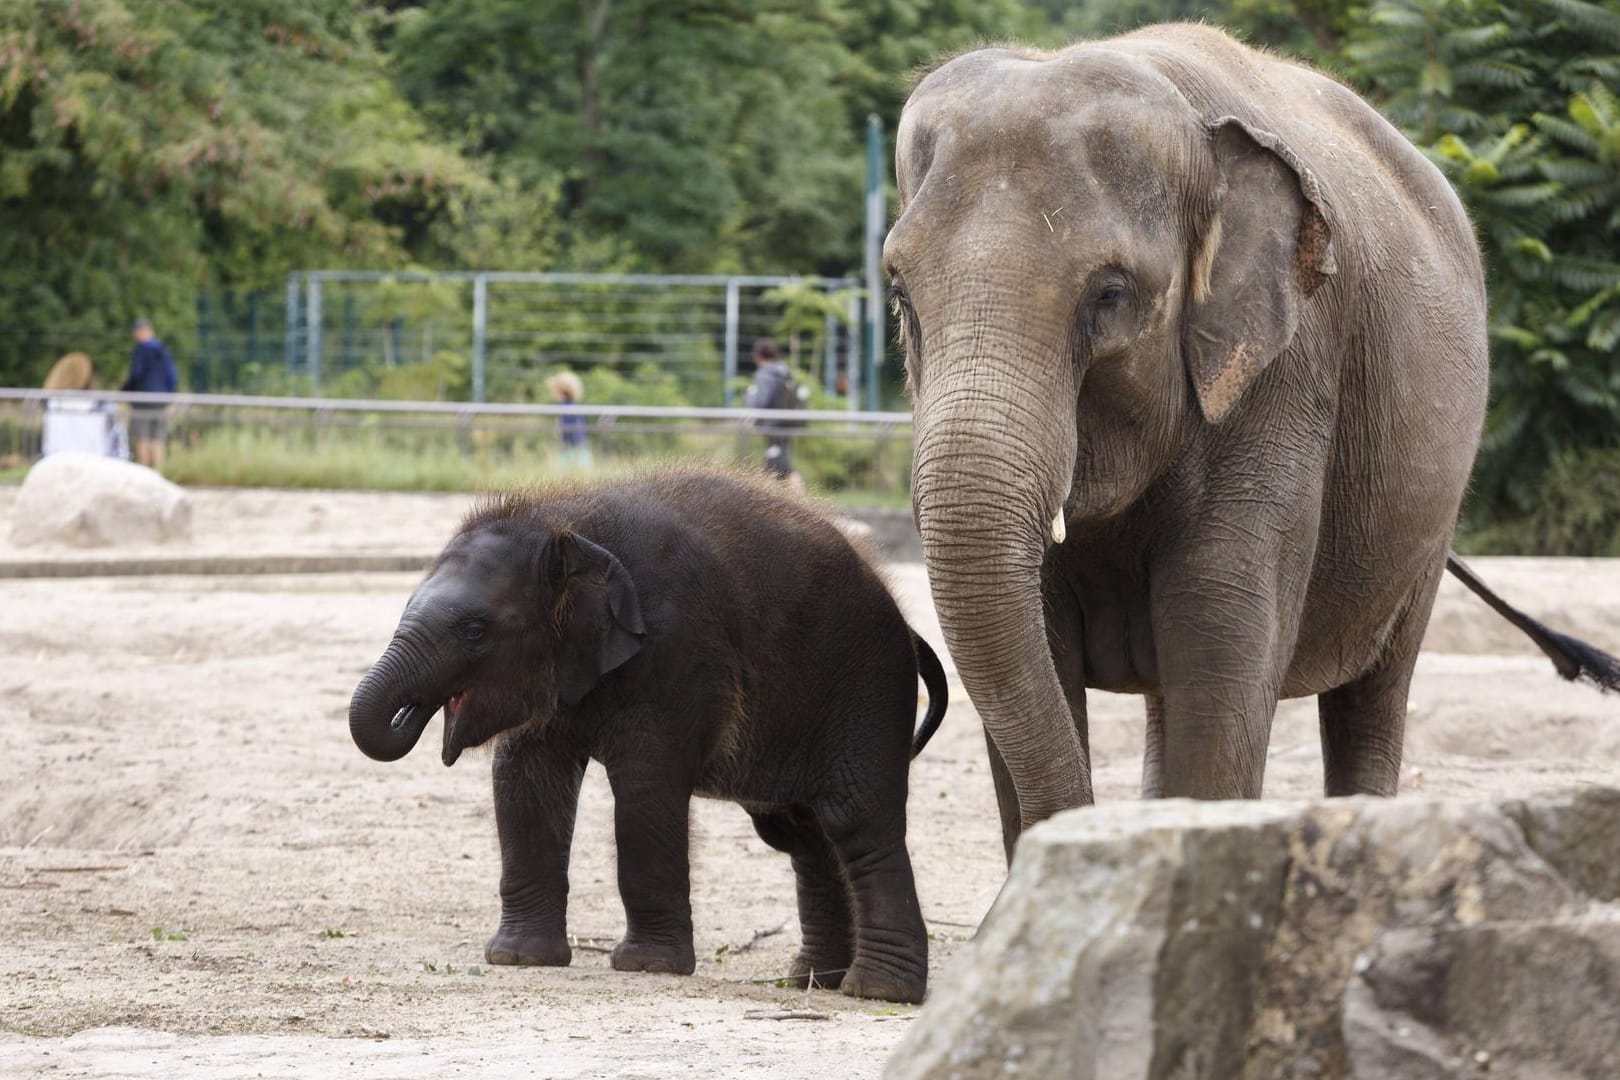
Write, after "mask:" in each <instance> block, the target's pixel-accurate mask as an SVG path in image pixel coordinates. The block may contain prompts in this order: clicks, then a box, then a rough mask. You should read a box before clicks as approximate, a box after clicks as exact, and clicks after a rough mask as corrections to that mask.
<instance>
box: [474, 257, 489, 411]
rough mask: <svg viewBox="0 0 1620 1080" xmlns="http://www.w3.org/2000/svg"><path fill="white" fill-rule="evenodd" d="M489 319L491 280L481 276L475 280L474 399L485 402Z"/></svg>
mask: <svg viewBox="0 0 1620 1080" xmlns="http://www.w3.org/2000/svg"><path fill="white" fill-rule="evenodd" d="M488 318H489V278H488V277H486V276H484V275H483V274H479V275H478V276H477V277H475V278H473V347H472V353H473V354H472V397H473V400H474V401H478V402H481V401H483V400H484V341H485V329H486V327H485V322H486V321H487V320H488Z"/></svg>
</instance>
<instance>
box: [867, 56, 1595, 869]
mask: <svg viewBox="0 0 1620 1080" xmlns="http://www.w3.org/2000/svg"><path fill="white" fill-rule="evenodd" d="M896 172H897V178H898V183H899V188H900V195H901V212H900V215H899V217H898V219H897V221H896V223H895V225H894V228H893V229H892V231H891V232H890V233H889V236H888V239H887V242H886V244H885V249H884V256H885V260H886V262H887V268H888V271H889V274H890V276H891V279H892V281H893V285H894V299H895V302H896V305H897V308H898V310H899V313H900V316H901V322H902V336H903V338H904V340H905V345H906V355H907V371H908V379H909V382H910V388H911V392H912V396H913V401H914V405H915V422H916V431H917V448H916V454H915V458H914V467H913V469H914V475H913V498H914V509H915V513H916V518H917V524H918V528H919V530H920V532H921V534H922V539H923V548H924V552H925V557H926V559H927V563H928V572H929V579H930V581H931V583H932V588H933V593H934V601H935V604H936V605H937V607H938V610H939V615H940V621H941V623H942V625H943V627H944V632H945V637H946V639H947V641H948V642H949V644H950V648H951V651H952V653H953V654H954V656H955V658H956V662H957V666H958V668H959V670H960V672H961V675H962V679H963V682H964V684H965V685H966V688H967V690H968V692H969V694H970V696H971V697H972V699H973V701H974V703H975V704H976V705H977V706H978V708H979V711H980V713H981V715H982V717H983V720H984V724H985V728H986V733H987V735H988V738H989V742H990V758H991V764H992V771H993V773H994V775H995V781H996V791H997V796H998V801H999V802H1000V805H1001V815H1002V826H1003V833H1004V838H1005V840H1006V843H1007V847H1008V851H1009V854H1010V852H1011V848H1012V844H1013V841H1014V840H1015V839H1016V837H1017V835H1018V833H1019V832H1020V830H1021V829H1022V828H1025V827H1028V826H1029V825H1031V824H1033V823H1034V822H1036V821H1038V820H1040V819H1042V818H1045V817H1047V816H1048V815H1050V814H1052V813H1054V812H1056V811H1058V810H1061V809H1064V808H1066V807H1071V806H1076V805H1081V804H1086V803H1090V802H1091V799H1092V792H1091V778H1090V761H1089V753H1088V749H1087V742H1086V708H1085V688H1086V687H1088V686H1089V687H1097V688H1101V689H1105V690H1114V691H1125V692H1132V693H1139V694H1144V695H1147V698H1148V710H1147V712H1148V732H1147V755H1146V765H1145V768H1144V775H1143V790H1144V793H1145V794H1147V795H1150V796H1155V795H1184V796H1194V797H1199V798H1226V797H1257V796H1259V794H1260V789H1261V779H1262V774H1263V771H1264V766H1265V760H1266V744H1267V740H1268V738H1269V734H1270V727H1271V721H1272V715H1273V713H1274V711H1275V709H1276V705H1277V700H1278V698H1279V697H1295V696H1302V695H1306V694H1317V695H1320V699H1319V700H1320V712H1321V730H1322V752H1323V759H1324V762H1325V765H1326V789H1327V793H1328V794H1329V795H1348V794H1352V793H1373V794H1381V795H1389V794H1393V793H1394V791H1395V788H1396V781H1397V778H1398V775H1399V770H1400V760H1401V742H1402V735H1403V726H1404V721H1405V716H1406V692H1407V685H1408V683H1409V681H1410V679H1411V675H1412V668H1413V664H1414V661H1415V659H1416V656H1417V651H1418V645H1419V642H1420V641H1421V639H1422V636H1423V630H1424V627H1425V625H1426V623H1427V622H1428V618H1429V611H1430V607H1431V606H1432V604H1433V601H1434V595H1435V590H1436V587H1437V585H1438V582H1439V579H1440V575H1441V573H1442V572H1443V569H1444V568H1445V566H1446V564H1447V558H1448V550H1449V546H1450V541H1451V536H1452V531H1453V528H1454V526H1455V522H1456V517H1457V511H1458V507H1459V504H1460V502H1461V499H1462V495H1463V490H1464V487H1465V486H1466V484H1467V480H1468V474H1469V470H1470V467H1471V465H1472V463H1473V459H1474V453H1475V450H1476V448H1477V445H1478V441H1479V434H1480V427H1481V423H1482V420H1483V416H1484V411H1485V399H1486V385H1487V357H1486V331H1485V288H1484V281H1483V274H1482V272H1481V268H1480V259H1479V253H1478V249H1477V247H1476V245H1475V242H1474V236H1473V233H1472V230H1471V228H1470V225H1469V222H1468V218H1467V216H1466V215H1465V214H1464V212H1463V209H1462V207H1461V205H1460V204H1459V203H1458V201H1457V198H1456V196H1455V195H1454V194H1453V193H1452V191H1451V189H1450V187H1449V186H1448V185H1447V184H1446V181H1445V180H1444V178H1443V177H1442V176H1441V175H1440V173H1439V172H1438V171H1437V170H1436V169H1435V168H1434V167H1433V166H1432V165H1431V164H1429V162H1428V161H1426V160H1425V159H1424V157H1423V156H1422V155H1421V154H1420V153H1418V151H1417V150H1415V149H1414V148H1413V147H1412V146H1411V145H1410V144H1409V143H1407V142H1406V140H1404V139H1403V138H1402V137H1401V136H1400V134H1399V133H1398V132H1396V131H1395V129H1394V128H1392V127H1391V126H1390V125H1389V124H1388V123H1386V122H1385V121H1384V120H1383V119H1382V118H1381V117H1380V116H1379V115H1378V114H1377V113H1376V112H1375V111H1373V109H1371V108H1370V107H1369V106H1368V105H1367V104H1366V103H1365V102H1363V101H1362V100H1361V99H1360V98H1358V97H1357V96H1356V95H1355V94H1354V93H1352V92H1351V91H1349V90H1347V89H1346V88H1344V87H1343V86H1341V85H1339V84H1338V83H1336V82H1334V81H1333V80H1331V79H1329V78H1327V77H1325V76H1323V75H1321V74H1319V73H1317V72H1315V71H1312V70H1310V69H1308V68H1305V67H1301V66H1299V65H1296V64H1293V63H1289V62H1287V61H1285V60H1281V59H1278V58H1276V57H1273V56H1268V55H1265V54H1262V53H1258V52H1254V51H1252V50H1250V49H1247V48H1245V47H1243V46H1241V45H1239V44H1238V43H1236V42H1234V41H1233V40H1232V39H1230V38H1228V37H1227V36H1226V35H1224V34H1222V33H1220V32H1219V31H1216V30H1213V29H1209V28H1207V27H1201V26H1162V27H1154V28H1150V29H1146V30H1142V31H1139V32H1137V33H1134V34H1130V35H1127V36H1124V37H1120V38H1115V39H1112V40H1108V41H1100V42H1090V43H1083V44H1079V45H1076V46H1074V47H1072V48H1069V49H1066V50H1063V51H1061V52H1056V53H1040V52H1034V51H1029V50H1019V49H1009V48H994V49H986V50H982V51H979V52H973V53H969V54H967V55H964V56H961V57H958V58H956V59H953V60H950V61H949V62H947V63H945V64H944V65H943V66H941V67H939V68H937V69H936V70H934V71H933V72H932V73H930V74H929V75H927V76H926V77H925V78H924V79H923V80H922V81H921V83H920V84H919V85H918V86H917V88H916V89H915V91H914V92H913V93H912V95H911V97H910V99H909V101H908V102H907V103H906V106H905V111H904V113H903V114H902V116H901V120H900V126H899V130H898V136H897V153H896ZM1493 599H1494V598H1493ZM1498 603H1500V601H1498ZM1509 611H1511V609H1509ZM1511 617H1516V618H1517V619H1519V620H1520V621H1521V625H1523V626H1524V627H1525V629H1527V630H1528V631H1529V632H1531V633H1532V635H1533V636H1536V637H1537V639H1538V641H1539V642H1540V643H1541V644H1542V645H1543V647H1544V648H1546V649H1547V650H1548V651H1549V653H1550V654H1551V655H1553V656H1554V659H1555V660H1556V661H1557V662H1558V663H1559V664H1560V669H1561V670H1563V671H1564V672H1565V674H1574V673H1576V671H1577V669H1581V667H1582V665H1585V670H1588V671H1593V670H1595V677H1597V678H1599V679H1604V678H1606V679H1608V680H1609V681H1610V682H1611V683H1615V681H1616V680H1617V679H1620V669H1617V667H1616V665H1615V664H1614V662H1613V661H1612V659H1611V658H1608V657H1606V656H1605V655H1604V654H1601V653H1598V652H1596V651H1595V650H1590V649H1586V648H1585V647H1584V646H1581V645H1580V644H1579V643H1575V642H1572V641H1570V640H1569V639H1567V638H1562V637H1561V636H1560V635H1555V634H1553V633H1552V632H1551V631H1548V630H1546V628H1544V627H1541V626H1540V624H1538V623H1534V622H1533V621H1531V620H1528V619H1527V618H1526V617H1524V616H1522V615H1519V614H1518V613H1517V612H1512V613H1511Z"/></svg>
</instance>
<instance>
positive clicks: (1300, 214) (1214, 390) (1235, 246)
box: [1183, 116, 1335, 424]
mask: <svg viewBox="0 0 1620 1080" xmlns="http://www.w3.org/2000/svg"><path fill="white" fill-rule="evenodd" d="M1209 133H1210V149H1211V151H1212V153H1213V155H1214V158H1215V164H1216V167H1217V169H1218V173H1219V176H1218V179H1217V181H1216V190H1215V197H1214V200H1213V203H1214V209H1213V213H1212V214H1211V215H1210V217H1209V218H1208V220H1207V221H1206V222H1205V223H1204V227H1203V230H1202V235H1201V236H1200V237H1199V238H1198V243H1197V246H1196V248H1195V254H1194V256H1193V260H1192V270H1191V273H1190V275H1189V288H1188V305H1187V312H1188V314H1187V322H1186V332H1185V336H1184V340H1183V349H1184V352H1185V355H1186V361H1187V368H1188V374H1189V375H1190V376H1191V378H1192V384H1193V389H1194V391H1195V392H1196V393H1197V395H1198V404H1199V407H1200V408H1201V409H1203V412H1204V418H1205V419H1207V420H1208V421H1209V422H1210V423H1212V424H1213V423H1219V422H1220V421H1221V420H1223V419H1224V418H1225V417H1226V415H1227V413H1229V412H1231V410H1232V407H1233V406H1234V405H1236V404H1237V401H1238V399H1239V398H1240V397H1241V396H1242V395H1243V391H1244V390H1245V389H1246V388H1247V387H1248V385H1249V383H1250V382H1251V381H1252V380H1253V379H1254V377H1255V376H1256V375H1258V374H1260V372H1262V371H1264V370H1265V368H1266V365H1267V364H1270V363H1271V362H1272V361H1273V360H1275V359H1276V358H1277V357H1278V356H1279V355H1280V354H1281V353H1282V351H1283V350H1284V349H1286V348H1287V347H1288V343H1289V342H1290V341H1292V340H1293V337H1294V331H1295V330H1296V329H1297V328H1298V327H1299V319H1300V311H1301V309H1302V308H1303V306H1304V303H1305V299H1306V297H1308V296H1310V295H1311V294H1312V293H1313V292H1315V291H1316V290H1317V288H1318V287H1319V286H1320V285H1321V284H1322V282H1323V281H1324V280H1325V279H1326V278H1327V276H1328V275H1330V274H1332V273H1333V272H1334V270H1335V266H1334V261H1333V247H1332V236H1331V234H1330V232H1329V229H1328V223H1327V219H1326V217H1324V215H1323V212H1322V205H1321V190H1320V188H1319V187H1318V185H1317V181H1316V177H1315V176H1314V175H1313V174H1312V173H1311V171H1310V170H1309V169H1307V168H1306V167H1305V163H1304V162H1303V161H1301V160H1300V159H1299V158H1298V156H1296V155H1295V154H1294V152H1293V151H1292V150H1290V149H1289V148H1288V146H1287V145H1285V144H1284V143H1283V141H1282V140H1281V139H1279V138H1278V137H1277V136H1275V135H1273V134H1271V133H1270V132H1267V131H1261V130H1259V129H1257V128H1252V127H1250V126H1249V125H1248V124H1245V123H1244V122H1243V121H1241V120H1239V119H1237V118H1236V117H1232V116H1227V117H1222V118H1221V119H1220V120H1217V121H1215V123H1213V124H1211V125H1210V128H1209Z"/></svg>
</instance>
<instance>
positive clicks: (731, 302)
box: [725, 278, 742, 409]
mask: <svg viewBox="0 0 1620 1080" xmlns="http://www.w3.org/2000/svg"><path fill="white" fill-rule="evenodd" d="M741 309H742V296H741V293H740V291H739V289H738V286H737V279H736V278H727V279H726V382H725V403H726V408H728V409H729V408H731V399H732V397H733V396H734V395H733V393H732V388H731V384H732V382H733V381H735V380H736V378H737V323H738V320H739V319H740V318H741Z"/></svg>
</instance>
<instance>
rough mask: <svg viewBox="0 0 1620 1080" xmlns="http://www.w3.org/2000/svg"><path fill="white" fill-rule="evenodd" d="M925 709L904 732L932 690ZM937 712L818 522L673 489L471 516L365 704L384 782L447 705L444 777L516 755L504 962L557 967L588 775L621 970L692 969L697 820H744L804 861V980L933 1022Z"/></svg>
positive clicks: (505, 787) (715, 480)
mask: <svg viewBox="0 0 1620 1080" xmlns="http://www.w3.org/2000/svg"><path fill="white" fill-rule="evenodd" d="M919 672H920V673H921V675H922V678H923V681H924V682H925V683H926V684H927V687H928V698H929V705H928V712H927V714H926V715H925V717H924V719H923V724H922V726H921V727H920V728H919V729H918V731H917V734H916V737H915V739H913V737H912V724H913V722H914V720H915V718H916V708H917V677H918V674H919ZM945 705H946V689H945V676H944V672H943V671H942V670H941V668H940V664H939V659H938V657H936V656H935V655H934V653H933V650H931V649H930V648H929V647H928V645H927V644H926V643H925V642H924V641H923V640H922V639H921V638H920V637H918V636H917V635H916V634H914V633H913V632H912V631H911V629H910V628H909V627H908V626H907V625H906V621H905V619H904V618H903V617H902V616H901V614H900V610H899V608H898V607H897V606H896V605H895V602H894V599H893V597H891V596H890V595H889V592H888V590H887V589H886V588H885V587H884V585H883V582H882V581H881V580H880V579H879V577H878V575H877V573H876V572H875V571H874V570H873V569H872V567H871V566H870V565H869V564H868V563H867V562H866V561H865V560H864V559H862V557H861V556H860V555H859V554H857V553H856V551H855V549H854V548H853V547H851V546H850V544H849V542H848V541H847V540H846V539H845V538H844V536H843V535H842V534H841V533H840V532H839V531H838V529H836V528H835V527H834V526H833V525H832V524H830V523H829V522H828V521H827V520H826V519H824V518H823V517H821V516H820V515H819V514H817V513H816V512H815V511H814V510H813V509H811V508H810V507H808V506H806V505H804V504H802V503H800V502H798V501H795V500H793V499H792V498H791V497H788V496H784V495H781V494H778V493H777V492H775V491H770V490H767V489H765V488H763V487H762V486H760V485H759V484H757V483H755V482H754V481H751V480H747V479H743V478H738V477H734V476H728V475H725V474H719V473H712V472H686V471H681V472H669V473H663V474H659V475H655V476H651V477H648V478H644V479H639V480H634V481H629V482H625V483H619V484H615V485H612V486H609V487H604V488H598V489H588V490H587V489H572V490H568V489H565V490H559V491H556V492H548V493H538V494H514V495H507V496H505V497H502V498H499V499H497V500H495V501H493V502H491V503H489V504H488V505H486V506H484V507H482V508H481V509H479V510H477V511H475V512H474V513H473V514H472V515H471V516H470V517H469V518H468V519H467V521H466V522H465V523H464V524H463V525H462V527H461V531H460V532H459V533H457V535H456V537H455V538H454V539H453V540H451V541H450V544H449V546H448V547H446V548H445V550H444V552H443V554H441V555H440V556H439V558H438V561H437V562H435V563H434V565H433V567H432V568H431V569H430V570H429V572H428V575H427V578H426V580H424V581H423V582H422V584H421V585H420V586H418V588H417V590H416V592H415V594H414V595H413V596H412V597H411V599H410V602H409V603H408V604H407V605H406V607H405V614H404V616H403V617H402V618H401V619H400V623H399V629H398V630H396V631H395V633H394V639H393V642H392V643H391V644H390V645H389V646H388V649H387V651H386V652H384V653H383V655H382V658H381V659H379V660H378V661H377V663H376V664H375V665H374V666H373V667H372V669H371V670H370V672H368V673H367V675H366V676H365V678H364V679H363V680H362V681H361V683H360V686H359V687H358V689H356V690H355V692H354V699H353V701H352V703H351V704H350V706H349V730H350V732H351V734H352V735H353V736H354V741H355V743H356V744H358V745H359V747H360V749H361V750H363V751H365V752H366V753H367V754H368V755H370V756H371V757H373V758H376V759H378V760H380V761H392V760H395V759H397V758H399V757H402V756H403V755H404V754H406V753H407V752H409V751H410V749H411V747H412V746H414V745H415V744H416V741H417V739H418V738H419V737H420V736H421V734H422V729H423V727H424V726H426V724H427V722H428V720H429V719H430V718H431V717H432V716H433V714H434V713H435V712H437V711H438V710H439V709H440V708H441V707H442V708H443V709H444V763H445V764H446V765H450V764H453V763H454V762H455V760H456V758H457V757H458V756H459V755H460V754H461V752H462V750H464V749H466V748H467V747H469V746H477V745H479V744H480V743H483V742H485V741H487V740H489V739H490V738H492V737H494V736H496V735H501V736H502V737H501V739H500V741H499V742H498V743H497V744H496V747H495V762H494V772H495V823H496V826H497V829H498V831H499V833H500V843H501V923H500V928H499V929H498V930H496V932H495V936H494V937H493V938H491V939H490V941H489V944H488V945H487V946H486V949H485V955H486V956H487V957H488V959H489V962H490V963H492V964H557V965H561V964H567V963H568V962H569V960H570V959H571V951H570V949H569V947H568V938H567V934H566V931H565V914H566V907H567V900H568V851H569V844H570V842H571V840H572V838H573V831H574V811H575V807H576V804H577V802H578V798H579V789H580V781H581V778H582V777H583V776H584V773H585V765H586V762H587V760H588V759H591V758H595V759H596V760H597V761H600V762H601V763H602V765H603V766H604V767H605V768H606V770H607V776H608V782H609V783H610V784H611V785H612V788H613V798H614V826H615V833H616V837H617V842H618V853H619V858H618V866H619V894H620V897H621V898H622V899H623V901H624V908H625V917H626V922H627V924H628V928H627V930H626V932H625V936H624V940H623V941H621V942H619V944H618V946H617V947H616V948H614V950H613V966H614V967H615V968H616V969H618V970H620V971H662V972H675V973H679V974H683V975H686V974H691V972H692V970H693V968H694V966H695V964H694V957H693V952H692V912H691V900H690V896H689V892H688V885H687V809H688V801H689V800H690V799H691V797H692V796H693V795H694V794H697V795H704V796H709V797H712V798H721V799H731V800H734V801H735V802H737V803H739V804H741V805H742V806H743V808H744V809H746V810H747V811H748V813H749V815H750V816H751V817H752V818H753V819H754V827H755V828H756V829H757V830H758V831H759V835H760V836H761V837H762V838H763V839H764V840H765V842H766V843H767V844H769V845H770V846H771V847H773V848H776V849H777V850H778V851H785V852H787V853H788V854H789V855H791V856H792V857H793V871H794V875H795V877H796V878H797V880H798V894H799V895H798V900H799V921H800V924H801V926H802V927H803V931H804V947H803V949H802V950H801V951H800V953H799V956H798V958H797V960H795V962H794V966H793V974H794V975H795V976H796V977H797V978H798V980H799V982H800V984H801V985H803V984H804V983H806V982H808V981H809V979H810V977H811V973H812V972H813V973H814V978H815V981H816V982H817V983H818V984H819V985H823V986H837V985H840V984H841V985H842V988H843V990H844V992H845V993H847V994H852V995H856V996H860V997H876V998H886V999H889V1000H891V1001H919V1000H921V999H922V996H923V990H924V988H925V985H926V980H927V970H928V943H927V934H926V931H925V929H924V926H923V920H922V915H921V913H920V911H919V910H918V906H917V892H916V887H915V885H914V884H913V881H912V874H911V860H910V857H909V856H908V855H907V853H906V779H907V769H908V766H909V762H910V759H911V757H912V756H913V755H914V754H916V753H917V752H918V751H920V750H921V749H922V748H923V746H924V745H925V744H926V743H927V742H928V739H929V736H931V735H932V734H933V732H934V730H935V728H937V727H938V726H939V721H940V718H941V717H942V716H943V715H944V712H945Z"/></svg>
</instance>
